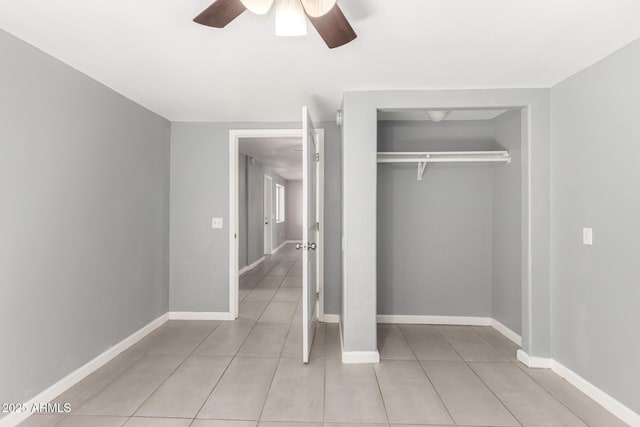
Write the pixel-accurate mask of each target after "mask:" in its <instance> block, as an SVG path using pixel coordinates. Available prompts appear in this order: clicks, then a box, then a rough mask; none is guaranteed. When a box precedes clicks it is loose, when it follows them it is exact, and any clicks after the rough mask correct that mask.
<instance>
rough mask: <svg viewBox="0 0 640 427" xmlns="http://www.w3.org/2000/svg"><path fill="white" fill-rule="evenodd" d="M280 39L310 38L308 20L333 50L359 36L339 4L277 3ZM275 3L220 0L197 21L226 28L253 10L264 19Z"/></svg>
mask: <svg viewBox="0 0 640 427" xmlns="http://www.w3.org/2000/svg"><path fill="white" fill-rule="evenodd" d="M276 1H277V2H278V6H277V8H276V35H278V36H300V35H306V34H307V26H306V20H305V16H306V18H308V19H309V21H311V24H312V25H313V26H314V27H315V29H316V31H318V33H319V34H320V37H322V39H323V40H324V41H325V43H326V44H327V46H329V48H330V49H333V48H336V47H339V46H342V45H345V44H347V43H349V42H350V41H352V40H354V39H355V38H356V37H357V35H356V33H355V31H353V28H352V27H351V24H349V21H347V18H346V17H345V16H344V14H343V13H342V11H341V10H340V8H339V7H338V5H337V4H336V0H276ZM273 2H274V0H216V1H215V2H214V3H213V4H211V5H210V6H209V7H207V8H206V9H205V10H203V11H202V12H201V13H200V14H199V15H198V16H196V17H195V18H194V19H193V20H194V21H195V22H197V23H198V24H202V25H206V26H209V27H215V28H223V27H225V26H226V25H227V24H228V23H230V22H231V21H233V20H234V19H236V18H237V17H238V16H240V14H241V13H242V12H244V11H245V10H247V9H249V10H250V11H251V12H253V13H257V14H259V15H264V14H266V13H267V12H269V10H270V9H271V6H272V4H273Z"/></svg>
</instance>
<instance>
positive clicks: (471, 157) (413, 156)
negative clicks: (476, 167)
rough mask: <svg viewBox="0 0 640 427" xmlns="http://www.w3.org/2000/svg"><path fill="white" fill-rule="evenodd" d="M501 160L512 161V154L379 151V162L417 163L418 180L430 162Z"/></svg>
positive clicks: (504, 161)
mask: <svg viewBox="0 0 640 427" xmlns="http://www.w3.org/2000/svg"><path fill="white" fill-rule="evenodd" d="M453 162H458V163H466V162H494V163H497V162H500V163H510V162H511V156H510V155H509V152H508V151H506V150H502V151H423V152H415V151H414V152H400V151H391V152H378V163H417V164H418V181H422V177H423V176H424V171H425V169H426V168H427V164H429V163H453Z"/></svg>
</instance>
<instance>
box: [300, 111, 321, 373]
mask: <svg viewBox="0 0 640 427" xmlns="http://www.w3.org/2000/svg"><path fill="white" fill-rule="evenodd" d="M317 147H318V144H317V141H316V131H315V129H314V127H313V122H312V121H311V118H310V117H309V112H308V110H307V107H306V106H305V107H302V245H299V248H300V249H302V250H303V254H302V361H303V362H304V363H309V355H310V354H311V345H312V344H313V337H314V334H315V331H316V321H317V313H316V289H317V278H318V276H317V260H318V258H317V256H316V250H317V241H318V240H317V235H318V229H317V221H318V220H317V218H316V201H317V197H316V196H317V195H316V188H317V187H316V185H317V183H316V178H317V175H316V164H317V163H316V162H317V161H318V158H317V153H318V148H317Z"/></svg>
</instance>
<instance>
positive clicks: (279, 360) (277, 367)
mask: <svg viewBox="0 0 640 427" xmlns="http://www.w3.org/2000/svg"><path fill="white" fill-rule="evenodd" d="M279 262H280V261H279ZM274 267H275V266H274ZM286 277H287V276H284V278H286ZM284 278H283V279H282V281H281V282H280V285H279V286H278V289H277V290H276V292H275V293H274V294H273V297H271V300H270V301H269V304H271V302H273V298H275V296H276V294H277V293H278V290H280V289H281V287H282V284H283V283H284ZM299 304H300V302H299V303H298V305H299ZM267 305H268V304H267ZM265 309H266V308H265ZM297 310H298V306H296V311H297ZM295 317H296V315H295V311H294V313H293V317H292V319H291V322H290V323H289V328H288V329H287V336H286V337H285V340H284V343H283V344H282V348H281V349H280V355H279V356H278V362H277V363H276V369H274V370H273V375H272V377H271V382H270V383H269V389H268V390H267V394H266V396H265V398H264V402H263V403H262V408H261V409H260V414H259V415H258V421H257V424H260V420H262V415H263V413H264V408H265V407H266V406H267V400H268V399H269V394H270V393H271V390H272V388H273V382H274V380H275V378H276V375H277V373H278V370H279V369H280V362H281V360H282V354H283V353H284V347H285V346H286V345H287V339H288V338H289V334H290V333H291V326H292V325H293V319H295Z"/></svg>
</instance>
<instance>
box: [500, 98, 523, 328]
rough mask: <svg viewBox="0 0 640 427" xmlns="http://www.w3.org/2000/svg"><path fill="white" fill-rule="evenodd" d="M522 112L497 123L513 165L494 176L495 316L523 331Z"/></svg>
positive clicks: (502, 168)
mask: <svg viewBox="0 0 640 427" xmlns="http://www.w3.org/2000/svg"><path fill="white" fill-rule="evenodd" d="M520 116H521V112H520V111H519V110H513V111H508V112H506V113H504V114H502V115H500V116H498V117H497V118H496V119H494V120H493V123H494V128H495V134H494V137H495V140H496V142H497V144H498V145H499V146H500V148H505V149H507V150H509V153H510V154H511V163H509V164H508V165H504V167H496V168H495V169H494V174H493V249H492V251H493V266H492V270H493V271H492V277H493V279H492V281H493V288H492V308H493V310H492V313H493V314H492V316H493V318H494V319H496V320H498V321H499V322H501V323H502V324H503V325H505V326H507V327H508V328H509V329H511V330H512V331H514V332H516V333H517V334H520V333H521V332H522V284H521V282H522V236H521V231H522V196H523V192H522V179H521V176H522V149H521V142H522V135H521V133H522V127H521V120H520Z"/></svg>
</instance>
